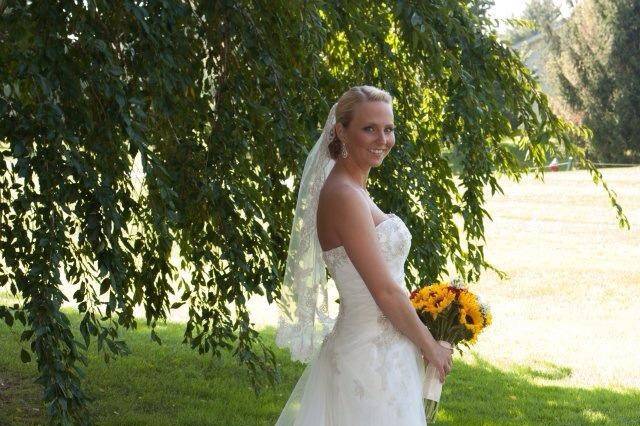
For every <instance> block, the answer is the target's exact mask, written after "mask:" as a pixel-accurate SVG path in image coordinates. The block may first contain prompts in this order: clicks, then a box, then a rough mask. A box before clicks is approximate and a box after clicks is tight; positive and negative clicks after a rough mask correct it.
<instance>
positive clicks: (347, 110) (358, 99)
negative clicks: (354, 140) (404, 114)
mask: <svg viewBox="0 0 640 426" xmlns="http://www.w3.org/2000/svg"><path fill="white" fill-rule="evenodd" d="M392 99H393V98H392V97H391V95H390V94H389V92H387V91H386V90H382V89H378V88H377V87H374V86H353V87H352V88H350V89H349V90H347V91H346V92H344V93H343V94H342V96H340V99H338V105H337V106H336V124H337V123H342V125H343V126H344V127H347V126H349V123H351V120H352V119H353V116H354V114H355V109H356V105H358V104H361V103H364V102H376V101H379V102H386V103H388V104H391V101H392ZM341 144H342V142H340V139H338V132H336V131H334V135H333V139H332V140H331V141H330V142H329V155H330V156H331V158H333V159H334V160H335V159H337V158H338V156H339V155H340V151H341V148H342V146H341Z"/></svg>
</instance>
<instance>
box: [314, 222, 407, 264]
mask: <svg viewBox="0 0 640 426" xmlns="http://www.w3.org/2000/svg"><path fill="white" fill-rule="evenodd" d="M385 226H391V227H392V229H391V232H382V229H383V228H384V227H385ZM376 232H377V236H378V241H379V242H380V247H381V251H382V255H383V257H384V258H385V260H387V261H390V260H392V259H394V258H395V257H396V256H399V255H403V256H406V255H407V254H408V253H409V249H410V247H411V233H410V232H409V230H408V229H407V228H406V226H405V224H404V222H403V221H402V220H401V219H400V218H399V217H398V216H396V215H395V214H394V213H391V214H389V218H388V219H385V220H383V221H382V222H380V223H379V224H378V226H376ZM399 233H401V234H403V237H402V238H398V234H399ZM322 256H323V257H324V260H325V263H326V264H327V266H328V267H329V269H330V270H331V269H332V268H335V269H337V268H340V267H342V266H344V265H346V264H347V263H349V262H350V259H349V256H348V255H347V252H346V251H345V249H344V247H343V246H338V247H335V248H332V249H329V250H327V251H325V252H323V253H322Z"/></svg>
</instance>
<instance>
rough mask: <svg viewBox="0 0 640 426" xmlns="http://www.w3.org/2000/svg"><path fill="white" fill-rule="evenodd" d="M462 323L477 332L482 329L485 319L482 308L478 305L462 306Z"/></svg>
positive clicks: (460, 320)
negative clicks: (477, 306)
mask: <svg viewBox="0 0 640 426" xmlns="http://www.w3.org/2000/svg"><path fill="white" fill-rule="evenodd" d="M458 320H459V322H460V324H462V325H464V326H465V327H466V328H467V329H468V330H471V331H473V332H474V334H475V333H477V332H479V331H480V330H482V327H483V326H484V324H483V323H484V320H483V318H482V313H481V312H480V309H478V308H476V307H473V306H471V307H461V308H460V316H459V317H458Z"/></svg>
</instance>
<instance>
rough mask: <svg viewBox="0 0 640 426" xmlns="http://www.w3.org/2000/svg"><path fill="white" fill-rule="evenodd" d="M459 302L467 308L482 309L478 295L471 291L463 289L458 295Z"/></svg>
mask: <svg viewBox="0 0 640 426" xmlns="http://www.w3.org/2000/svg"><path fill="white" fill-rule="evenodd" d="M458 302H459V303H460V306H462V307H463V308H465V309H475V310H478V311H479V310H480V304H479V303H478V299H477V298H476V296H475V295H474V294H473V293H471V292H469V291H466V290H464V291H461V292H460V293H459V295H458Z"/></svg>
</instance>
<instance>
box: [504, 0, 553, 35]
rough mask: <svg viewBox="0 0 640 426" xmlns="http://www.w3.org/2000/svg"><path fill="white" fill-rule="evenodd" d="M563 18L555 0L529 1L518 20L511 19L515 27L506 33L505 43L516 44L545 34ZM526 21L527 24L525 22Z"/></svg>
mask: <svg viewBox="0 0 640 426" xmlns="http://www.w3.org/2000/svg"><path fill="white" fill-rule="evenodd" d="M560 16H561V12H560V8H559V7H558V5H557V4H556V2H555V1H554V0H529V1H527V4H526V6H525V8H524V11H523V12H522V15H521V16H520V17H519V18H518V19H511V20H510V22H512V23H514V24H515V25H514V26H512V27H510V28H509V29H508V30H507V32H506V33H505V36H504V39H505V41H507V42H509V43H511V44H514V43H517V42H519V41H521V40H524V39H526V38H527V37H531V36H532V35H534V34H540V33H542V32H543V28H545V27H546V26H549V25H551V23H553V22H554V21H556V19H558V18H559V17H560ZM525 21H526V22H525Z"/></svg>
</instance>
